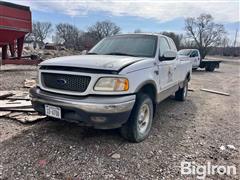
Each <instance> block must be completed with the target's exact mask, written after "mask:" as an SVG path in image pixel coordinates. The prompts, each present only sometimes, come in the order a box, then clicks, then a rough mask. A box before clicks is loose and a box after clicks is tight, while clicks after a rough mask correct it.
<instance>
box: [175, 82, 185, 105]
mask: <svg viewBox="0 0 240 180" xmlns="http://www.w3.org/2000/svg"><path fill="white" fill-rule="evenodd" d="M187 92H188V81H187V80H185V82H184V86H183V87H182V88H180V89H179V90H178V91H177V92H176V93H175V99H176V100H178V101H185V99H186V97H187Z"/></svg>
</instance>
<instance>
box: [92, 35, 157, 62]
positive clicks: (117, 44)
mask: <svg viewBox="0 0 240 180" xmlns="http://www.w3.org/2000/svg"><path fill="white" fill-rule="evenodd" d="M156 47H157V36H152V35H120V36H114V37H109V38H105V39H103V40H102V41H100V42H99V43H98V44H97V45H96V46H94V47H93V48H92V49H91V50H90V51H89V54H100V55H122V56H136V57H154V56H155V53H156Z"/></svg>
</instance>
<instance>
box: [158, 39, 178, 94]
mask: <svg viewBox="0 0 240 180" xmlns="http://www.w3.org/2000/svg"><path fill="white" fill-rule="evenodd" d="M159 43H160V44H159V57H162V56H163V54H164V52H165V51H169V50H172V49H171V47H170V44H169V42H168V40H167V38H165V37H160V41H159ZM176 66H177V60H176V58H175V59H174V60H164V61H159V63H158V67H159V72H160V73H159V85H160V91H164V90H167V89H168V88H170V87H172V86H174V85H175V84H176V83H177V80H176V77H175V76H176Z"/></svg>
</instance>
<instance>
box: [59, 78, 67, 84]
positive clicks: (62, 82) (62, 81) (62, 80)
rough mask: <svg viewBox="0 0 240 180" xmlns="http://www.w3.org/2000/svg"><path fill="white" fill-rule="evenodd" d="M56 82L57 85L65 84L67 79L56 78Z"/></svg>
mask: <svg viewBox="0 0 240 180" xmlns="http://www.w3.org/2000/svg"><path fill="white" fill-rule="evenodd" d="M57 83H58V84H59V85H64V84H67V81H66V80H65V79H57Z"/></svg>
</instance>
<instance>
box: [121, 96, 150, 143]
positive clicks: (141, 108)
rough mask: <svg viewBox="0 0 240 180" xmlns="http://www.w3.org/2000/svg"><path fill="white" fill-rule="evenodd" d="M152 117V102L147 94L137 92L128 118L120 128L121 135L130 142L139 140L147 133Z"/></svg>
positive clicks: (146, 135)
mask: <svg viewBox="0 0 240 180" xmlns="http://www.w3.org/2000/svg"><path fill="white" fill-rule="evenodd" d="M152 119H153V102H152V99H151V98H150V97H149V96H148V95H147V94H142V93H141V94H138V95H137V99H136V103H135V105H134V108H133V111H132V113H131V115H130V118H129V120H128V121H127V123H126V124H124V125H123V126H122V127H121V129H120V132H121V135H122V136H123V137H124V138H125V139H127V140H129V141H131V142H141V141H143V140H144V139H146V138H147V137H148V135H149V132H150V129H151V127H152Z"/></svg>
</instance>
